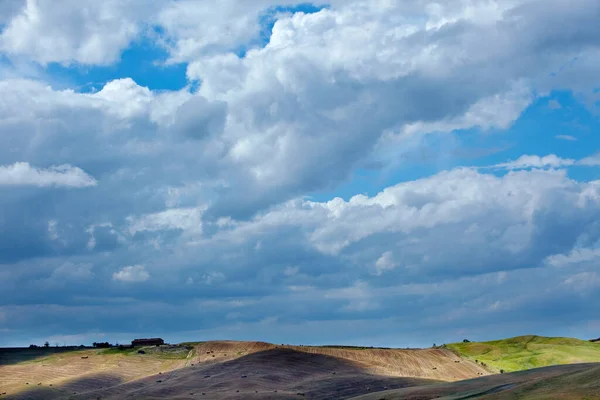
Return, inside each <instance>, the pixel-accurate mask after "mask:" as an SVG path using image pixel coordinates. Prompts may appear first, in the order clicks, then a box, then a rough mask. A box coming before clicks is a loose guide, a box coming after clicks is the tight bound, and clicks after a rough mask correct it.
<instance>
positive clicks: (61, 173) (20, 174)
mask: <svg viewBox="0 0 600 400" xmlns="http://www.w3.org/2000/svg"><path fill="white" fill-rule="evenodd" d="M0 185H11V186H39V187H44V186H64V187H75V188H83V187H89V186H96V185H97V182H96V180H95V179H94V178H93V177H91V176H89V175H88V174H86V173H85V172H84V171H83V170H82V169H80V168H77V167H72V166H71V165H68V164H67V165H59V166H54V167H50V168H48V169H40V168H35V167H32V166H31V165H29V163H27V162H16V163H14V164H12V165H0Z"/></svg>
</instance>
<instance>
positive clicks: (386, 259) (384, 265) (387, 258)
mask: <svg viewBox="0 0 600 400" xmlns="http://www.w3.org/2000/svg"><path fill="white" fill-rule="evenodd" d="M396 267H397V264H396V263H395V262H394V256H393V254H392V252H391V251H386V252H385V253H383V254H382V255H381V257H379V258H378V259H377V261H376V262H375V275H377V276H381V275H383V274H384V273H385V272H387V271H392V270H393V269H395V268H396Z"/></svg>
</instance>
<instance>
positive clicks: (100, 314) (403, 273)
mask: <svg viewBox="0 0 600 400" xmlns="http://www.w3.org/2000/svg"><path fill="white" fill-rule="evenodd" d="M598 20H600V2H598V1H597V0H575V1H566V0H443V1H439V0H438V1H437V2H436V1H430V0H405V1H404V0H399V1H389V0H332V1H330V2H329V3H323V4H308V3H301V2H298V1H295V0H288V1H286V2H280V1H277V0H221V1H219V3H218V6H217V5H216V4H215V2H214V1H208V0H169V1H166V0H165V1H160V0H126V1H125V0H106V1H97V0H61V1H53V0H2V1H1V2H0V283H1V285H2V286H1V289H0V346H16V345H28V344H30V343H43V341H45V340H50V341H51V343H52V344H54V343H60V344H63V343H67V344H80V343H91V342H92V341H100V340H102V341H104V340H108V341H111V342H115V341H120V342H126V341H129V340H131V339H132V338H133V337H140V336H141V337H144V336H161V337H164V338H165V339H166V340H167V341H169V342H177V341H183V340H207V339H249V340H265V341H272V342H276V343H304V344H324V343H339V344H363V345H384V346H398V347H407V346H430V345H431V344H433V343H437V344H440V343H448V342H452V341H458V340H462V339H463V338H465V337H467V338H470V339H472V340H485V339H494V338H499V337H506V336H516V335H522V334H540V335H562V336H575V337H581V338H592V337H598V336H600V315H599V314H598V308H597V305H598V303H600V180H598V179H600V153H598V152H597V151H598V150H600V136H599V134H600V129H599V128H600V121H599V115H600V113H599V112H600V69H599V68H598V65H600V24H598V23H597V21H598Z"/></svg>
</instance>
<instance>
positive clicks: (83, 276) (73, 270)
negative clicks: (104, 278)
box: [50, 262, 94, 282]
mask: <svg viewBox="0 0 600 400" xmlns="http://www.w3.org/2000/svg"><path fill="white" fill-rule="evenodd" d="M92 269H93V265H92V264H87V263H86V264H74V263H72V262H66V263H64V264H63V265H61V266H60V267H58V268H56V269H55V270H54V271H52V275H51V277H50V279H51V280H53V281H55V282H60V281H64V280H87V279H90V278H92V277H93V275H94V274H93V272H92Z"/></svg>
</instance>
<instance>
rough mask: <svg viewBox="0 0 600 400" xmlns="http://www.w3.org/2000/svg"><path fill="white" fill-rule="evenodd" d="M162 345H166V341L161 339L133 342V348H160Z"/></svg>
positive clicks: (136, 340)
mask: <svg viewBox="0 0 600 400" xmlns="http://www.w3.org/2000/svg"><path fill="white" fill-rule="evenodd" d="M161 344H165V341H164V340H162V339H161V338H151V339H135V340H133V341H132V342H131V345H132V346H133V347H135V346H160V345H161Z"/></svg>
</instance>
